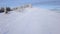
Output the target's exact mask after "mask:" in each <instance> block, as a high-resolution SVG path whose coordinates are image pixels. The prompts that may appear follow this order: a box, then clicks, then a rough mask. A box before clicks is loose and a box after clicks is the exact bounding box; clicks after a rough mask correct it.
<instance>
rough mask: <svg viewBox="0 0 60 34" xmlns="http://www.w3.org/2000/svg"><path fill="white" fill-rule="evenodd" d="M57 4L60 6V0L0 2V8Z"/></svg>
mask: <svg viewBox="0 0 60 34" xmlns="http://www.w3.org/2000/svg"><path fill="white" fill-rule="evenodd" d="M26 3H27V4H28V3H32V4H56V5H60V0H0V7H1V6H2V7H3V6H9V7H14V6H20V5H22V4H26Z"/></svg>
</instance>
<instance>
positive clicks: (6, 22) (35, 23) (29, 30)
mask: <svg viewBox="0 0 60 34" xmlns="http://www.w3.org/2000/svg"><path fill="white" fill-rule="evenodd" d="M0 34H60V13H56V12H52V11H50V10H47V9H41V8H37V7H34V8H26V9H25V10H24V11H23V12H19V11H12V12H11V13H10V14H4V13H1V14H0Z"/></svg>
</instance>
